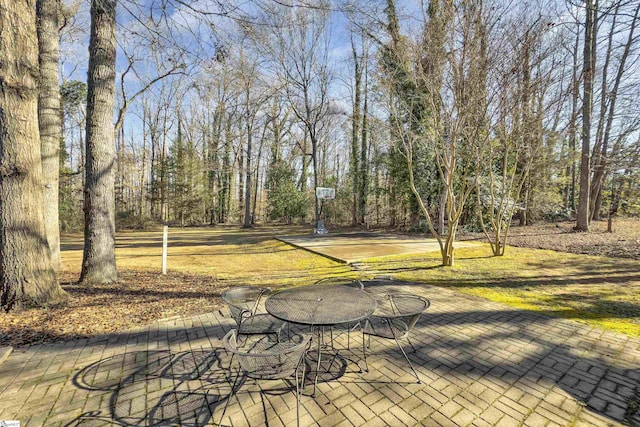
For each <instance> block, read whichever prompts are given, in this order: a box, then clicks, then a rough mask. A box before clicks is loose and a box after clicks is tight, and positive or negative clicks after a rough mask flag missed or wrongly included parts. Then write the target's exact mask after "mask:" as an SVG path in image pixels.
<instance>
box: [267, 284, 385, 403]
mask: <svg viewBox="0 0 640 427" xmlns="http://www.w3.org/2000/svg"><path fill="white" fill-rule="evenodd" d="M376 306H377V303H376V300H375V298H374V297H373V296H371V295H370V294H368V293H367V292H365V291H363V290H361V289H357V288H351V287H349V286H342V285H311V286H301V287H297V288H291V289H285V290H283V291H279V292H276V293H274V294H272V295H271V296H269V298H268V299H267V300H266V302H265V308H266V310H267V312H268V313H269V314H271V315H272V316H274V317H277V318H278V319H281V320H284V321H287V322H291V323H297V324H301V325H309V326H311V327H312V328H313V327H315V328H316V331H317V342H318V364H317V367H316V375H315V380H314V386H313V395H315V392H316V387H317V384H318V371H319V370H320V359H321V351H320V350H321V345H320V341H321V336H320V335H321V327H323V326H331V325H340V324H345V323H356V322H359V321H360V320H363V319H366V318H367V317H369V316H370V315H371V313H373V312H374V311H375V309H376ZM362 355H363V357H364V362H365V365H366V363H367V355H366V352H365V346H364V340H363V345H362ZM332 363H333V362H332Z"/></svg>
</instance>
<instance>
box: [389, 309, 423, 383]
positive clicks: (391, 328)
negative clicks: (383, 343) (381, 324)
mask: <svg viewBox="0 0 640 427" xmlns="http://www.w3.org/2000/svg"><path fill="white" fill-rule="evenodd" d="M387 323H388V324H389V329H390V330H391V333H392V334H393V339H394V340H395V341H396V344H397V345H398V348H399V349H400V351H401V352H402V354H403V355H404V358H405V359H407V363H409V367H410V368H411V370H412V371H413V375H415V377H416V379H417V380H418V384H422V381H420V377H419V376H418V373H417V372H416V370H415V369H414V367H413V363H411V360H409V356H407V353H405V351H404V348H402V346H401V345H400V342H399V341H398V338H397V337H396V333H395V332H394V330H393V327H392V326H391V322H390V321H389V320H388V319H387Z"/></svg>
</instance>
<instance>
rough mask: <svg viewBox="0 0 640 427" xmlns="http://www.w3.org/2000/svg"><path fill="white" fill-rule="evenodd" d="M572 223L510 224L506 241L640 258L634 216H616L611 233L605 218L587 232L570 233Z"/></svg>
mask: <svg viewBox="0 0 640 427" xmlns="http://www.w3.org/2000/svg"><path fill="white" fill-rule="evenodd" d="M575 225H576V223H575V221H573V222H569V221H565V222H557V223H539V224H534V225H531V226H526V227H511V230H510V233H509V240H508V242H507V243H508V244H509V245H511V246H518V247H522V248H534V249H550V250H554V251H560V252H568V253H574V254H587V255H599V256H606V257H612V258H628V259H638V260H640V221H639V220H638V219H629V218H621V219H616V220H615V221H614V222H613V233H607V222H606V221H593V222H592V223H591V231H590V232H589V233H576V232H574V231H573V227H574V226H575ZM459 238H460V240H464V239H474V240H481V241H484V235H480V234H479V233H473V234H466V235H461V236H460V237H459Z"/></svg>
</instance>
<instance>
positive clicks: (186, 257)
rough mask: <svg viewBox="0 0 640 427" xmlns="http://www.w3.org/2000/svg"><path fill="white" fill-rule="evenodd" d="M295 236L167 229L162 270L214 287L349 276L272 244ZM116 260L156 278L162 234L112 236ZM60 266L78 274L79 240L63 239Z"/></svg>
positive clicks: (273, 231)
mask: <svg viewBox="0 0 640 427" xmlns="http://www.w3.org/2000/svg"><path fill="white" fill-rule="evenodd" d="M296 232H297V233H304V232H308V230H306V229H302V228H300V227H297V228H296V227H293V228H292V227H289V228H278V227H268V228H257V229H250V230H242V229H239V228H237V227H217V228H184V229H179V228H175V229H173V228H172V229H170V230H169V245H168V257H167V266H168V270H169V271H175V272H184V273H189V274H196V275H205V276H211V277H213V278H215V279H216V280H218V281H227V282H232V283H243V284H260V285H264V286H276V287H278V286H287V285H294V284H305V283H313V282H314V281H316V280H319V279H320V278H323V277H327V276H336V275H352V274H353V272H352V271H351V269H350V268H349V267H348V266H345V265H343V264H340V263H337V262H334V261H331V260H329V259H327V258H324V257H320V256H317V255H314V254H312V253H310V252H307V251H305V250H302V249H297V248H294V247H293V246H290V245H287V244H285V243H282V242H280V241H278V240H276V239H275V238H274V237H275V236H279V235H283V234H285V233H296ZM116 260H117V265H118V269H122V270H146V271H157V272H158V273H160V272H161V270H162V231H154V232H122V233H118V235H117V239H116ZM62 262H63V269H64V270H65V271H70V272H78V273H79V272H80V267H81V263H82V236H81V235H65V236H63V245H62Z"/></svg>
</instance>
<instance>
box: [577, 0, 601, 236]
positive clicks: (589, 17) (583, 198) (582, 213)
mask: <svg viewBox="0 0 640 427" xmlns="http://www.w3.org/2000/svg"><path fill="white" fill-rule="evenodd" d="M594 1H595V4H594ZM596 14H597V0H587V1H586V20H585V34H584V64H583V72H582V75H583V78H584V81H583V88H584V94H583V97H582V99H583V101H582V156H581V159H580V200H579V203H578V215H577V221H576V227H575V230H576V231H589V219H590V218H589V217H590V215H589V214H590V209H589V208H590V203H589V192H590V190H591V189H590V186H589V179H590V175H591V167H590V164H589V163H590V160H589V151H590V145H591V113H592V106H593V105H592V104H593V72H594V65H595V50H596V49H595V45H596V40H595V39H596V27H597V23H596Z"/></svg>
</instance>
